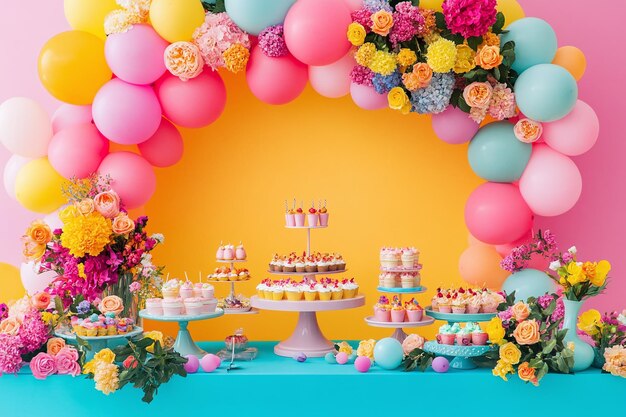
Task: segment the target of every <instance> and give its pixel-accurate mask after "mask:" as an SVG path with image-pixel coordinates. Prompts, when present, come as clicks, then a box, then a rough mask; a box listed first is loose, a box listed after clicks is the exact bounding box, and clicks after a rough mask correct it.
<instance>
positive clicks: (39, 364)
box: [30, 352, 57, 379]
mask: <svg viewBox="0 0 626 417" xmlns="http://www.w3.org/2000/svg"><path fill="white" fill-rule="evenodd" d="M30 370H31V371H32V372H33V376H34V377H35V378H37V379H46V378H47V377H48V376H50V375H52V374H54V373H55V372H56V370H57V369H56V362H55V360H54V358H53V357H52V356H50V355H48V354H47V353H45V352H39V353H38V354H37V355H36V356H35V357H34V358H33V359H31V361H30Z"/></svg>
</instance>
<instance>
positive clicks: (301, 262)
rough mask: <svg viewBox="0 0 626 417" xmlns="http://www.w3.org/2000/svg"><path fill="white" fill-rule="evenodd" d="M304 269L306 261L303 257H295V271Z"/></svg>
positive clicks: (303, 270)
mask: <svg viewBox="0 0 626 417" xmlns="http://www.w3.org/2000/svg"><path fill="white" fill-rule="evenodd" d="M305 271H306V263H305V262H304V259H303V258H298V259H296V272H305Z"/></svg>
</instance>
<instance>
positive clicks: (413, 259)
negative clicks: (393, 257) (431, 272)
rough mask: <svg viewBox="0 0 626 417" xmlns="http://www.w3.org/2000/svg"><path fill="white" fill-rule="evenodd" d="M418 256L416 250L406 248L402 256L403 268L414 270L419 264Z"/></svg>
mask: <svg viewBox="0 0 626 417" xmlns="http://www.w3.org/2000/svg"><path fill="white" fill-rule="evenodd" d="M417 254H418V252H417V249H415V248H404V249H403V250H402V255H401V256H400V259H401V261H402V266H403V267H405V268H414V267H415V264H416V263H417Z"/></svg>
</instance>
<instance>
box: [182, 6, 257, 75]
mask: <svg viewBox="0 0 626 417" xmlns="http://www.w3.org/2000/svg"><path fill="white" fill-rule="evenodd" d="M193 42H194V43H195V44H196V45H197V46H198V48H200V53H201V54H202V58H203V59H204V63H205V64H206V65H208V66H209V67H211V68H212V69H213V70H216V69H218V68H219V67H223V66H224V65H225V63H224V57H223V54H224V52H226V50H227V49H228V48H230V47H231V46H233V45H234V44H237V43H239V44H242V45H243V46H244V47H246V48H250V39H249V37H248V34H247V33H246V32H244V31H242V30H241V29H239V27H238V26H237V25H236V24H235V23H234V22H233V21H232V20H231V19H230V17H228V15H227V14H226V13H217V14H213V13H207V14H206V17H205V19H204V23H203V24H202V25H201V26H200V27H199V28H197V29H196V30H195V32H194V33H193Z"/></svg>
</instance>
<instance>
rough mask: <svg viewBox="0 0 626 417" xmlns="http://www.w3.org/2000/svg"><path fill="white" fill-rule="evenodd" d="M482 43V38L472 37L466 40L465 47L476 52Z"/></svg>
mask: <svg viewBox="0 0 626 417" xmlns="http://www.w3.org/2000/svg"><path fill="white" fill-rule="evenodd" d="M481 43H483V37H482V36H472V37H470V38H468V39H467V45H468V46H469V47H470V48H472V49H473V50H475V51H477V50H478V46H479V45H480V44H481Z"/></svg>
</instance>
